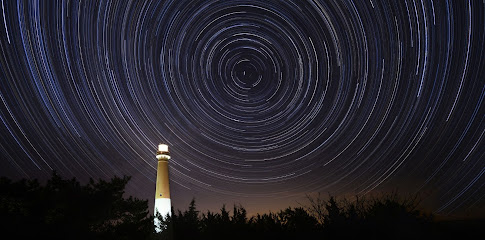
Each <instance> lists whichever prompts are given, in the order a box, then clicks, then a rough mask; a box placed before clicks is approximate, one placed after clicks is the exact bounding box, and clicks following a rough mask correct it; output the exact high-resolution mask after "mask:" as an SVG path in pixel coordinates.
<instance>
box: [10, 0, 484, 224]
mask: <svg viewBox="0 0 485 240" xmlns="http://www.w3.org/2000/svg"><path fill="white" fill-rule="evenodd" d="M1 3H2V16H1V18H0V22H1V24H0V48H1V50H0V53H1V54H0V81H1V82H0V83H1V85H0V100H1V101H0V120H1V122H0V157H1V160H0V175H2V176H8V177H11V178H16V179H18V178H22V177H25V178H40V179H44V180H45V179H47V178H48V177H49V176H50V174H51V172H52V170H56V171H58V172H59V173H60V174H61V175H63V176H65V177H69V178H71V177H76V178H78V179H79V180H81V181H87V180H88V179H89V178H94V179H98V178H103V179H107V178H110V177H112V176H114V175H118V176H120V175H130V176H133V178H132V180H131V182H130V184H129V186H128V189H127V191H128V193H129V194H132V195H135V196H137V197H140V198H144V199H150V201H152V200H153V197H154V190H155V186H154V184H155V177H156V169H155V167H156V159H155V151H156V147H157V144H158V143H159V142H164V143H167V144H168V145H169V146H170V151H171V154H172V159H171V161H170V164H171V165H170V174H171V176H170V178H171V189H172V196H173V199H172V201H173V205H174V206H175V207H176V208H185V206H187V204H188V202H189V201H190V200H191V199H192V197H195V198H196V199H197V201H198V203H199V208H200V209H208V208H211V209H214V208H218V207H220V206H222V204H223V203H226V204H229V205H232V203H241V204H242V205H243V206H246V207H247V208H248V209H249V211H250V212H257V211H259V212H266V211H267V210H270V209H272V210H276V209H280V208H282V207H286V206H289V205H293V206H294V205H297V201H299V202H301V201H302V198H304V196H305V194H314V193H317V192H322V193H325V194H326V193H331V194H334V195H337V196H341V195H364V194H369V193H376V192H382V191H391V190H397V191H399V192H402V193H404V194H408V193H420V194H421V196H422V198H423V200H424V201H423V202H424V203H425V204H426V206H428V207H429V208H430V209H431V210H432V211H434V212H435V213H437V214H444V215H463V214H465V215H466V214H470V213H474V212H477V211H479V210H483V207H484V202H485V201H484V199H483V196H485V188H484V186H483V185H484V184H485V176H483V175H484V172H485V158H484V156H485V139H484V138H485V136H484V135H485V134H484V133H485V121H484V120H485V119H484V117H485V102H484V96H485V70H484V69H485V55H484V54H485V47H484V46H485V44H484V43H485V42H484V40H485V39H484V36H485V29H484V28H485V24H484V22H485V15H484V8H485V5H484V3H483V1H453V2H451V1H428V0H422V1H377V0H369V1H354V2H352V1H323V0H322V1H319V0H314V1H299V0H298V1H269V0H265V1H240V0H234V1H185V0H177V1H135V2H133V3H131V2H128V1H114V2H105V1H101V2H99V3H96V2H94V1H87V2H82V3H77V1H65V2H57V1H43V2H41V3H36V2H33V1H32V2H31V1H22V2H15V1H6V0H2V1H1Z"/></svg>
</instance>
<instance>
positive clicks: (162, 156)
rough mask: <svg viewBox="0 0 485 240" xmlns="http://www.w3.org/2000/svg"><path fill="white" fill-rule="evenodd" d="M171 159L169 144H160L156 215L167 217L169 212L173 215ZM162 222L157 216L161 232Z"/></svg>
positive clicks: (156, 225) (157, 229)
mask: <svg viewBox="0 0 485 240" xmlns="http://www.w3.org/2000/svg"><path fill="white" fill-rule="evenodd" d="M169 159H170V153H169V152H168V146H167V145H166V144H159V145H158V151H157V160H158V166H157V186H156V190H155V211H154V215H155V216H156V214H157V213H159V214H160V215H161V216H162V217H166V216H167V214H168V215H171V214H172V212H171V206H172V205H171V203H170V188H169V182H168V160H169ZM159 224H160V222H159V220H158V219H157V218H155V230H156V231H157V232H160V231H161V229H160V225H159Z"/></svg>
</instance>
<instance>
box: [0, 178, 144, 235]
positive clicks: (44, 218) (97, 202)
mask: <svg viewBox="0 0 485 240" xmlns="http://www.w3.org/2000/svg"><path fill="white" fill-rule="evenodd" d="M129 180H130V177H127V176H125V177H123V178H119V177H114V178H112V179H111V180H110V181H104V180H99V181H98V182H95V181H94V180H92V179H91V180H90V182H89V183H88V184H87V185H85V186H81V184H80V183H79V182H78V181H77V180H76V179H71V180H66V179H62V178H61V176H59V175H58V174H57V173H55V172H54V173H53V175H52V178H51V179H50V180H48V181H47V184H46V185H45V186H41V185H40V184H39V182H38V181H37V180H25V179H23V180H20V181H17V182H12V181H11V180H9V179H6V178H1V179H0V196H1V199H0V226H1V228H2V233H3V234H7V235H8V236H17V237H16V238H17V239H19V238H20V239H27V238H41V239H135V238H138V239H143V238H146V237H148V235H149V234H150V233H151V232H152V229H153V223H152V218H151V217H150V215H149V214H148V210H147V209H148V201H146V200H139V199H137V198H133V197H129V198H123V194H124V188H125V186H126V184H127V183H128V181H129ZM150 225H151V226H150Z"/></svg>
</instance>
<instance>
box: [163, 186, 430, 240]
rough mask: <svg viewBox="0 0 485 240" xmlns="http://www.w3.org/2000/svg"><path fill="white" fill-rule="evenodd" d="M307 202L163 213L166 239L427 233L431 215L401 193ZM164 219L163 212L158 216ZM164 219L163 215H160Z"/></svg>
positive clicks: (191, 207) (386, 236)
mask: <svg viewBox="0 0 485 240" xmlns="http://www.w3.org/2000/svg"><path fill="white" fill-rule="evenodd" d="M308 200H309V205H308V206H301V207H295V208H291V207H288V208H286V209H285V210H281V211H279V212H275V213H272V212H270V213H265V214H257V215H256V216H252V217H248V216H247V212H246V210H245V209H244V207H242V206H237V205H235V206H233V208H232V213H231V212H230V211H228V210H227V209H226V208H225V206H223V207H222V208H221V209H220V212H210V211H207V212H205V213H200V212H199V211H198V210H197V209H196V205H195V200H192V202H191V203H190V205H189V207H188V209H187V210H185V211H184V212H182V211H180V210H178V211H176V212H173V213H172V216H171V217H170V216H168V217H165V219H166V220H165V221H162V225H161V227H162V228H163V229H164V231H163V232H162V233H161V238H162V239H172V238H174V239H361V238H364V239H425V238H426V239H429V238H430V237H432V234H433V233H434V232H433V231H432V226H431V223H432V215H427V214H424V213H423V212H422V211H420V210H418V209H417V203H418V202H417V198H415V197H413V198H408V199H400V198H399V197H398V195H397V194H388V195H385V196H381V197H378V198H369V199H366V198H360V199H359V198H357V199H355V200H354V201H349V200H347V199H343V200H341V201H337V199H336V198H335V197H329V200H328V201H326V200H324V199H323V198H322V197H321V196H319V197H316V198H312V197H308ZM158 217H159V219H160V216H158ZM162 219H163V218H162Z"/></svg>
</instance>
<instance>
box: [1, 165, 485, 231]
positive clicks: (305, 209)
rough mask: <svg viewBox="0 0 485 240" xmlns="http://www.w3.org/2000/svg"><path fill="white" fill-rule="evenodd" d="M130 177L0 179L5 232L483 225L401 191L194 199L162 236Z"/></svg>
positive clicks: (174, 215)
mask: <svg viewBox="0 0 485 240" xmlns="http://www.w3.org/2000/svg"><path fill="white" fill-rule="evenodd" d="M129 179H130V178H129V177H126V176H125V177H122V178H119V177H114V178H112V179H111V180H110V181H104V180H99V181H94V180H90V182H89V183H87V184H86V185H81V184H80V183H79V182H78V181H77V180H76V179H70V180H68V179H63V178H61V177H60V176H59V175H57V174H56V173H54V174H53V176H52V178H51V179H50V180H48V181H47V183H46V184H45V186H42V185H41V184H39V182H38V181H37V180H25V179H24V180H20V181H17V182H14V181H11V180H9V179H7V178H0V231H1V233H2V235H3V236H8V238H7V239H176V240H182V239H191V240H192V239H202V240H203V239H250V240H251V239H455V238H459V239H461V238H465V239H466V238H471V237H473V236H475V235H476V234H480V231H481V232H482V233H483V227H481V225H477V226H476V227H473V228H469V227H467V226H469V224H468V225H467V224H463V223H460V225H459V224H454V223H452V224H449V223H447V224H442V223H438V222H435V221H433V216H432V215H430V214H425V213H424V212H423V211H421V210H419V209H418V199H417V198H416V197H410V198H401V197H399V196H398V194H396V193H391V194H387V195H383V196H380V197H371V198H355V199H352V200H350V199H345V198H342V199H336V198H335V197H332V196H329V197H328V198H326V197H323V196H320V195H319V196H314V197H311V196H308V198H307V200H308V201H307V204H306V205H305V206H299V207H294V208H292V207H288V208H287V209H284V210H281V211H278V212H270V213H264V214H257V215H256V216H248V214H247V211H246V209H245V208H244V207H242V206H240V205H235V206H233V207H231V208H229V209H227V208H226V207H225V206H222V208H221V209H220V211H218V212H211V211H206V212H201V211H199V210H198V209H197V208H196V201H195V200H192V202H191V203H190V205H189V206H188V208H187V209H186V210H184V211H180V210H177V211H174V210H172V215H171V217H170V216H169V217H165V218H162V217H161V216H157V217H158V218H159V219H163V220H162V221H161V226H160V227H161V228H162V229H164V230H163V231H162V232H160V233H156V232H155V231H154V230H155V228H154V217H153V216H151V215H150V214H149V210H148V209H149V207H148V201H147V200H140V199H137V198H133V197H128V198H125V197H124V196H123V194H124V189H125V186H126V184H127V183H128V181H129ZM482 225H483V224H482ZM457 226H460V227H459V228H457ZM483 236H485V234H483V235H482V237H483Z"/></svg>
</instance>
